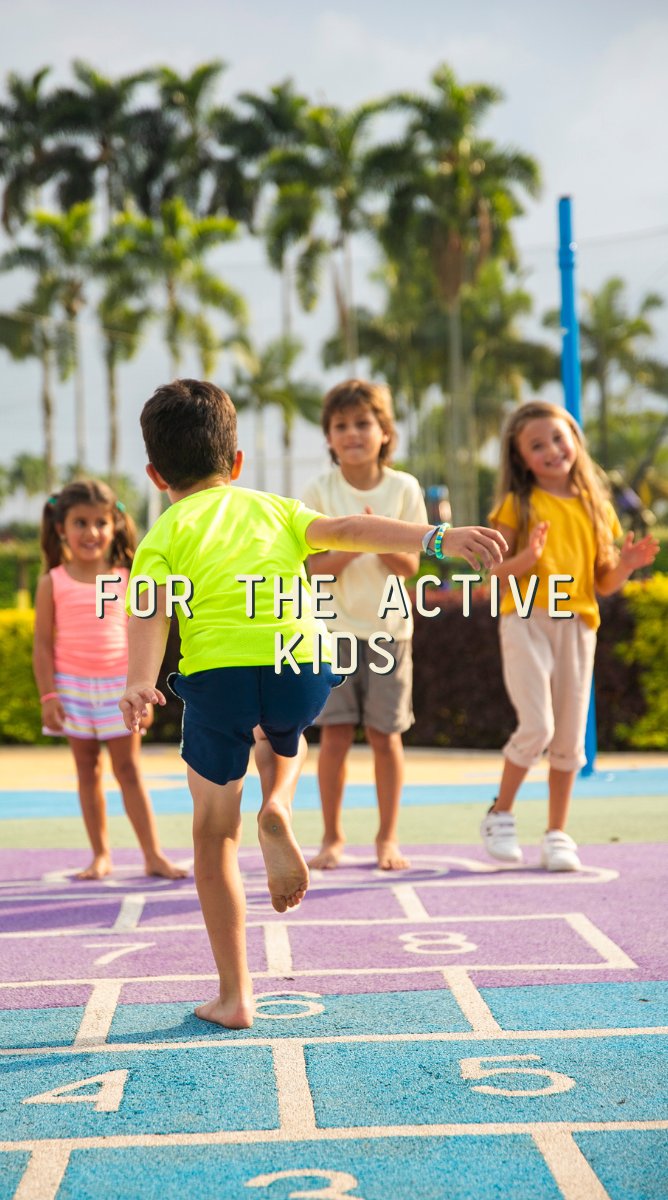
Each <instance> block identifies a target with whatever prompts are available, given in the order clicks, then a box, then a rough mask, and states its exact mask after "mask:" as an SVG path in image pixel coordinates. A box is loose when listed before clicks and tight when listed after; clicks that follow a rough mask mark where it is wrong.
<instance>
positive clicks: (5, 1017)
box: [0, 1006, 84, 1049]
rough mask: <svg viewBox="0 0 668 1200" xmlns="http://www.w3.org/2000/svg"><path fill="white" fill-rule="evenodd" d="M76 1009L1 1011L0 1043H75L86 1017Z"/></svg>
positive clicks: (14, 1045)
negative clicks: (82, 1020) (77, 1033)
mask: <svg viewBox="0 0 668 1200" xmlns="http://www.w3.org/2000/svg"><path fill="white" fill-rule="evenodd" d="M83 1014H84V1010H83V1006H78V1007H73V1008H27V1009H26V1008H18V1009H4V1010H3V1011H2V1012H0V1046H3V1047H7V1049H18V1048H19V1047H23V1046H26V1047H31V1046H35V1047H36V1046H71V1045H72V1042H73V1041H74V1038H75V1035H76V1032H77V1029H78V1028H79V1026H80V1024H81V1018H82V1017H83Z"/></svg>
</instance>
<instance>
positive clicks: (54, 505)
mask: <svg viewBox="0 0 668 1200" xmlns="http://www.w3.org/2000/svg"><path fill="white" fill-rule="evenodd" d="M57 503H58V501H57V499H56V497H55V496H49V499H48V500H47V504H52V505H53V507H54V508H55V507H56V505H57Z"/></svg>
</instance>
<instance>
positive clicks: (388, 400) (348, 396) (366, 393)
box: [320, 379, 397, 466]
mask: <svg viewBox="0 0 668 1200" xmlns="http://www.w3.org/2000/svg"><path fill="white" fill-rule="evenodd" d="M358 405H360V406H361V407H362V408H368V409H369V410H370V411H371V412H372V413H373V414H374V416H375V418H376V420H377V421H378V424H379V425H380V427H381V429H382V431H383V433H386V434H387V436H388V440H387V441H386V442H383V445H382V446H381V448H380V454H379V455H378V461H379V463H380V464H381V465H382V466H389V465H390V463H391V461H392V455H393V453H394V451H395V449H396V445H397V430H396V426H395V424H394V412H393V410H392V395H391V393H390V389H389V388H388V387H387V386H386V384H384V383H369V382H368V381H367V380H366V379H346V380H345V381H344V382H343V383H337V385H336V387H333V388H331V390H330V391H329V392H328V393H327V395H326V396H325V399H324V400H323V402H322V414H321V417H320V423H321V425H322V428H323V430H324V432H325V436H327V435H328V434H329V427H330V425H331V423H332V417H333V416H334V413H336V412H342V411H343V409H345V408H357V406H358ZM329 455H330V458H331V460H332V462H333V463H337V464H338V461H339V460H338V458H337V457H336V455H335V453H334V451H333V450H332V449H331V447H330V450H329Z"/></svg>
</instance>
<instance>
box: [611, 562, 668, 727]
mask: <svg viewBox="0 0 668 1200" xmlns="http://www.w3.org/2000/svg"><path fill="white" fill-rule="evenodd" d="M624 599H625V601H626V604H627V606H628V608H629V610H630V612H631V614H632V615H633V618H634V628H633V636H632V638H631V640H630V641H628V642H623V643H621V644H620V645H619V646H618V647H617V653H618V655H619V657H620V658H621V659H622V661H623V662H625V663H630V664H635V665H636V666H637V667H638V668H639V670H640V681H641V688H642V693H643V696H644V699H645V712H644V713H643V714H642V715H641V716H640V717H639V719H638V720H637V721H635V722H634V723H633V724H632V725H629V724H620V725H619V726H618V727H617V733H618V735H619V736H621V737H623V738H625V739H626V742H627V744H628V745H629V746H635V747H637V748H638V749H642V750H665V749H667V748H668V575H663V574H661V573H658V572H657V573H656V574H655V575H654V576H653V577H652V578H651V579H642V580H639V581H638V582H633V583H627V585H626V587H625V589H624Z"/></svg>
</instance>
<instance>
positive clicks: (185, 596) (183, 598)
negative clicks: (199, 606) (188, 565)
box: [165, 575, 195, 619]
mask: <svg viewBox="0 0 668 1200" xmlns="http://www.w3.org/2000/svg"><path fill="white" fill-rule="evenodd" d="M176 583H182V584H183V588H184V590H183V592H178V593H177V592H175V591H174V584H176ZM165 587H166V592H165V613H166V615H167V616H168V617H171V616H173V615H174V608H175V606H176V605H177V604H178V605H179V607H180V609H181V612H182V613H183V615H184V617H188V619H190V618H191V617H192V615H193V614H192V610H191V608H190V605H189V604H188V601H189V600H192V598H193V592H194V591H195V589H194V587H193V582H192V579H188V576H187V575H168V576H167V578H166V580H165Z"/></svg>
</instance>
